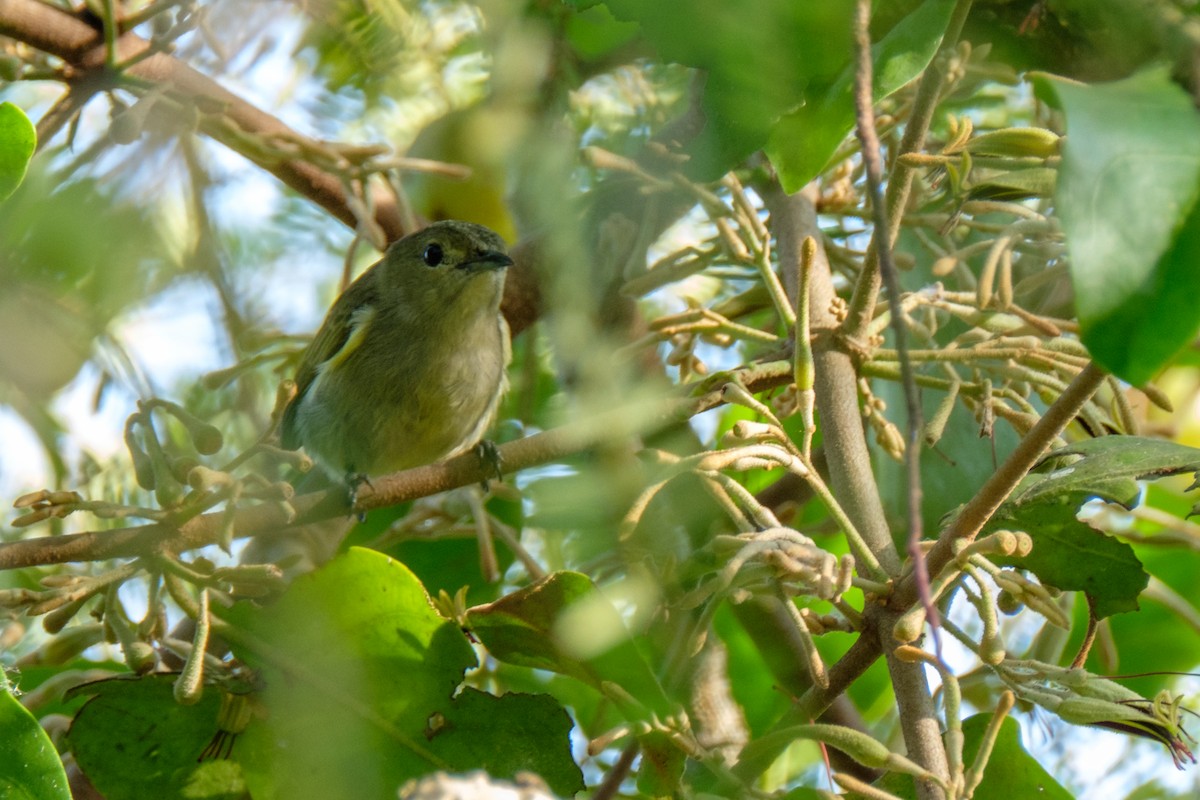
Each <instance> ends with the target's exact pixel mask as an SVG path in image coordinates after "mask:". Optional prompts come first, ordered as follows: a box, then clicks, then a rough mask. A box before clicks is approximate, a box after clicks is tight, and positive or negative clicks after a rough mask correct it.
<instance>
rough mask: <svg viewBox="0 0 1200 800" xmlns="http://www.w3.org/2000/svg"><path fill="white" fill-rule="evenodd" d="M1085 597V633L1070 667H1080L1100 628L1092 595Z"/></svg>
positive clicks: (1090, 650)
mask: <svg viewBox="0 0 1200 800" xmlns="http://www.w3.org/2000/svg"><path fill="white" fill-rule="evenodd" d="M1084 596H1085V597H1087V607H1088V625H1087V633H1085V634H1084V635H1083V643H1082V644H1080V645H1079V652H1078V653H1076V654H1075V660H1074V661H1072V662H1071V669H1081V668H1082V667H1083V665H1084V664H1085V663H1086V662H1087V657H1088V653H1090V652H1092V645H1093V644H1095V642H1096V632H1097V631H1098V630H1100V619H1099V618H1098V617H1097V616H1096V601H1095V600H1094V599H1093V598H1092V596H1091V595H1090V594H1089V595H1084Z"/></svg>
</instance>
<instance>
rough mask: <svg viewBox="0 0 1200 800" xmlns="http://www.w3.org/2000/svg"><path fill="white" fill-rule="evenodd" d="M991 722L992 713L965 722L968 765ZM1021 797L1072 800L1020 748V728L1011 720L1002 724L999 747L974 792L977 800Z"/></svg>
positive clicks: (994, 751) (964, 750) (997, 746)
mask: <svg viewBox="0 0 1200 800" xmlns="http://www.w3.org/2000/svg"><path fill="white" fill-rule="evenodd" d="M991 721H992V715H991V714H976V715H975V716H973V717H968V718H967V719H964V720H963V723H962V729H963V761H964V762H965V763H966V764H968V765H969V764H971V763H972V762H974V760H975V754H976V753H978V752H979V745H980V743H981V742H982V741H983V734H984V732H985V731H986V730H987V726H988V724H989V723H990V722H991ZM1018 797H1037V798H1039V800H1072V798H1071V793H1070V792H1068V791H1067V790H1066V789H1064V788H1063V787H1062V786H1061V785H1059V783H1058V781H1056V780H1054V778H1053V777H1051V775H1050V773H1049V772H1046V770H1044V769H1043V768H1042V765H1041V764H1039V763H1038V762H1037V759H1035V758H1034V757H1033V756H1031V755H1030V754H1029V752H1028V751H1027V750H1026V749H1025V748H1024V747H1023V746H1022V745H1021V726H1020V725H1018V724H1017V721H1016V720H1015V719H1013V718H1012V717H1008V718H1006V719H1005V720H1004V722H1003V723H1001V724H1000V731H999V733H998V734H997V736H996V744H995V746H994V747H993V748H992V754H991V756H990V757H989V758H988V763H987V769H985V770H984V773H983V782H982V783H980V784H979V788H977V789H976V790H975V794H974V800H1014V799H1015V798H1018Z"/></svg>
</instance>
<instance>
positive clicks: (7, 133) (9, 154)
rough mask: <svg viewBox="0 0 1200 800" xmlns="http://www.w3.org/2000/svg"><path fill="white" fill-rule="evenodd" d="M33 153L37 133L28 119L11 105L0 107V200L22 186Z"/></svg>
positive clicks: (0, 105)
mask: <svg viewBox="0 0 1200 800" xmlns="http://www.w3.org/2000/svg"><path fill="white" fill-rule="evenodd" d="M36 149H37V131H36V130H35V129H34V127H33V123H31V122H30V121H29V117H27V116H25V112H24V111H22V110H21V109H19V108H17V107H16V106H15V105H13V104H12V103H0V200H7V199H8V197H9V195H11V194H12V193H13V192H15V191H16V190H17V187H18V186H20V185H21V181H23V180H24V179H25V170H27V169H28V168H29V159H31V158H33V151H34V150H36Z"/></svg>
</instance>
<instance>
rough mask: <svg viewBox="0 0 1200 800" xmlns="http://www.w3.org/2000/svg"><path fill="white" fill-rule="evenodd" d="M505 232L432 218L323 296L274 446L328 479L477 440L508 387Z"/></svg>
mask: <svg viewBox="0 0 1200 800" xmlns="http://www.w3.org/2000/svg"><path fill="white" fill-rule="evenodd" d="M512 263H513V262H512V259H511V258H509V257H508V255H507V254H506V253H505V247H504V240H503V239H501V238H500V236H499V235H498V234H496V233H495V232H493V231H491V230H490V229H488V228H485V227H483V226H482V225H475V224H473V223H470V222H459V221H457V220H446V221H443V222H436V223H434V224H432V225H430V226H429V227H427V228H425V229H424V230H421V231H418V232H417V233H414V234H412V235H410V236H406V237H404V238H403V239H401V240H399V241H398V242H396V243H394V244H393V245H392V246H391V247H389V248H388V251H387V253H386V254H385V255H384V257H383V258H382V259H381V260H380V261H378V262H376V263H375V264H374V265H372V266H371V267H370V268H369V269H368V270H367V271H366V272H364V273H363V274H362V275H360V276H359V277H358V279H357V280H355V281H354V283H352V284H350V286H349V287H348V288H347V289H346V291H344V292H343V293H342V294H341V296H340V297H338V299H337V300H336V301H335V302H334V304H333V307H332V308H330V309H329V313H328V314H327V315H326V316H325V321H324V322H323V323H322V324H321V329H320V330H319V331H318V332H317V335H316V338H315V339H313V342H312V344H310V345H309V347H308V349H307V350H306V351H305V352H304V356H303V358H302V359H301V361H300V366H299V368H298V370H297V372H296V395H295V397H293V398H292V400H291V402H290V403H289V404H288V406H287V408H286V409H285V410H284V413H283V422H282V429H281V433H282V437H281V438H282V443H283V446H284V447H285V448H288V449H290V450H294V449H296V448H298V447H301V446H303V447H304V449H305V451H307V452H308V454H309V455H310V456H312V457H313V458H314V459H316V461H317V462H318V463H319V464H321V465H322V466H323V467H325V469H326V470H327V471H328V472H330V473H331V474H332V475H334V476H335V477H338V478H342V477H347V478H350V479H355V478H356V477H358V476H369V475H380V474H383V473H387V472H393V471H395V470H400V469H407V468H409V467H415V466H420V465H422V464H428V463H430V462H433V461H437V460H439V459H443V458H448V457H449V456H453V455H457V454H459V453H462V452H464V451H466V450H468V449H470V448H471V447H472V446H474V445H475V444H477V443H479V442H480V440H481V438H482V437H483V434H484V432H485V431H486V430H487V428H488V426H489V425H490V424H491V421H492V418H493V416H494V415H495V413H496V407H497V405H498V404H499V402H500V397H501V395H502V394H503V393H504V390H505V388H506V387H507V380H506V375H505V369H506V368H507V366H508V362H509V357H510V350H509V338H508V325H507V324H506V323H505V321H504V317H503V316H501V314H500V298H501V295H502V294H503V291H504V275H505V268H506V267H508V266H510V265H511V264H512Z"/></svg>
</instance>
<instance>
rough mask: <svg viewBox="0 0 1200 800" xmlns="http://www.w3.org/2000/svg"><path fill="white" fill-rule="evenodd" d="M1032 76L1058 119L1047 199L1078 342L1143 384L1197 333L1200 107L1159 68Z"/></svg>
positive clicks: (1199, 313) (1122, 374) (1199, 317)
mask: <svg viewBox="0 0 1200 800" xmlns="http://www.w3.org/2000/svg"><path fill="white" fill-rule="evenodd" d="M1036 81H1037V85H1038V87H1039V88H1040V89H1042V90H1044V91H1045V92H1047V93H1050V94H1052V95H1053V97H1054V98H1056V99H1057V100H1058V102H1060V103H1061V105H1062V108H1063V110H1064V111H1065V112H1066V117H1067V138H1066V141H1065V143H1064V145H1063V155H1062V159H1063V160H1062V166H1061V169H1060V174H1059V181H1058V189H1057V192H1056V205H1057V208H1058V214H1059V217H1060V218H1061V219H1062V224H1063V230H1064V232H1065V233H1066V237H1067V246H1068V247H1069V249H1070V253H1071V278H1072V281H1073V283H1074V285H1075V298H1076V307H1077V309H1078V313H1079V322H1080V327H1081V331H1082V338H1083V341H1084V343H1085V344H1087V346H1088V349H1089V350H1090V351H1091V352H1092V354H1093V356H1094V357H1095V358H1096V360H1097V361H1098V362H1099V363H1101V364H1103V365H1104V366H1105V367H1106V368H1107V369H1109V370H1111V371H1112V372H1113V373H1114V374H1116V375H1118V376H1120V377H1121V378H1123V379H1124V380H1127V381H1129V382H1130V383H1133V384H1141V383H1144V382H1146V381H1147V380H1148V379H1150V378H1151V377H1152V376H1153V375H1154V374H1155V373H1156V372H1157V371H1158V370H1159V369H1160V368H1162V366H1163V365H1164V364H1166V363H1167V361H1168V360H1170V358H1171V357H1172V356H1173V355H1175V354H1176V353H1177V352H1178V351H1179V350H1180V349H1181V348H1183V347H1184V346H1185V345H1186V344H1187V343H1188V342H1190V341H1192V339H1193V338H1195V336H1196V333H1197V331H1198V330H1200V303H1197V302H1196V298H1197V297H1200V270H1198V269H1196V264H1197V263H1200V210H1198V209H1197V207H1196V206H1197V204H1196V199H1197V197H1198V196H1200V114H1198V113H1197V111H1196V108H1195V107H1194V105H1193V103H1192V98H1191V97H1190V96H1189V94H1188V93H1187V92H1186V91H1184V90H1183V89H1182V88H1180V87H1179V86H1177V85H1176V84H1175V83H1173V82H1172V81H1171V80H1170V78H1169V76H1168V74H1167V71H1166V69H1164V68H1158V69H1153V70H1149V71H1147V72H1143V73H1140V74H1138V75H1134V76H1133V77H1131V78H1128V79H1126V80H1123V81H1118V82H1116V83H1110V84H1103V85H1097V86H1084V85H1081V84H1078V83H1075V82H1073V81H1068V80H1064V79H1060V78H1054V77H1052V76H1049V75H1042V76H1040V77H1038V78H1037V79H1036Z"/></svg>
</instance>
